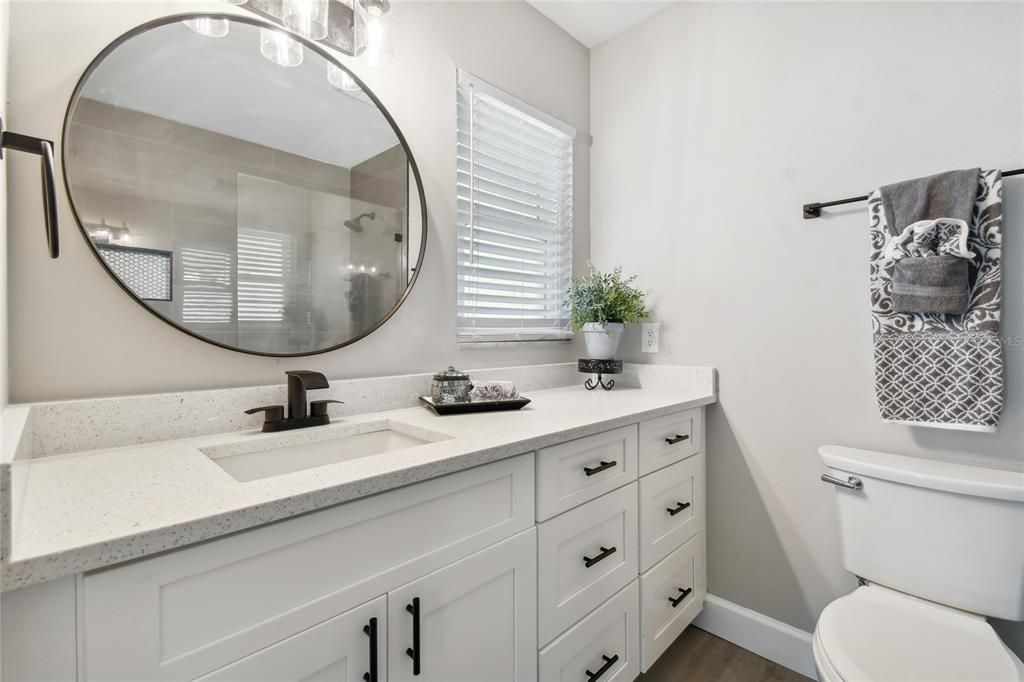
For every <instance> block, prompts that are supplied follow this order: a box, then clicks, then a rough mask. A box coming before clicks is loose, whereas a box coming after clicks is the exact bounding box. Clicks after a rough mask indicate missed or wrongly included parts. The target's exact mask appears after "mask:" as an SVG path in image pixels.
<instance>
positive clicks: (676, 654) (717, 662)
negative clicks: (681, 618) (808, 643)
mask: <svg viewBox="0 0 1024 682" xmlns="http://www.w3.org/2000/svg"><path fill="white" fill-rule="evenodd" d="M807 679H808V678H806V677H804V676H803V675H801V674H799V673H795V672H793V671H792V670H790V669H789V668H783V667H782V666H781V665H779V664H778V663H772V662H771V661H769V660H768V659H766V658H761V657H760V656H758V655H757V654H754V653H751V652H749V651H747V650H746V649H741V648H740V647H738V646H736V645H735V644H731V643H729V642H727V641H725V640H724V639H719V638H718V637H715V636H714V635H710V634H708V633H706V632H704V631H703V630H701V629H699V628H695V627H692V626H691V627H688V628H687V629H686V630H685V631H684V632H683V634H682V635H681V636H680V637H679V639H677V640H676V641H675V642H674V643H673V644H672V646H671V647H669V648H668V651H666V652H665V653H664V654H662V655H661V658H659V659H658V662H657V663H655V664H654V665H653V666H651V669H650V670H648V671H647V674H645V675H641V676H640V680H639V682H762V681H763V682H769V681H770V682H806V680H807Z"/></svg>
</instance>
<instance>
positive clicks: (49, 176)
mask: <svg viewBox="0 0 1024 682" xmlns="http://www.w3.org/2000/svg"><path fill="white" fill-rule="evenodd" d="M4 149H13V150H15V151H19V152H26V153H28V154H36V155H38V156H39V170H40V172H41V178H40V179H41V180H42V189H43V218H44V219H45V227H46V247H47V250H48V251H49V252H50V258H57V257H58V256H60V232H59V231H58V229H57V186H56V184H55V183H54V181H53V142H51V141H50V140H43V139H41V138H38V137H30V136H28V135H20V134H18V133H12V132H10V131H8V130H4V123H3V121H2V120H0V159H2V158H3V157H4V153H3V150H4Z"/></svg>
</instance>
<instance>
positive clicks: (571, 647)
mask: <svg viewBox="0 0 1024 682" xmlns="http://www.w3.org/2000/svg"><path fill="white" fill-rule="evenodd" d="M602 669H603V672H602V673H601V675H600V676H599V677H594V675H595V674H596V673H598V672H600V671H602ZM639 674H640V583H639V582H638V581H636V580H634V581H633V582H631V583H630V584H629V585H628V586H627V587H626V588H624V589H623V590H622V591H621V592H619V593H618V594H616V595H615V596H614V597H612V598H611V599H609V600H608V601H606V602H605V603H604V604H602V605H601V606H600V607H598V609H597V610H596V611H594V612H593V613H591V614H590V615H589V616H587V617H586V618H584V619H583V620H581V621H580V622H579V623H577V624H576V625H574V626H572V627H571V628H570V629H569V631H568V632H566V633H565V634H564V635H562V636H561V637H559V638H558V639H556V640H555V641H553V642H552V643H551V644H549V645H547V646H546V647H545V648H544V649H542V650H541V652H540V679H541V680H543V681H544V682H586V680H588V679H592V680H594V682H598V681H600V682H633V680H635V679H636V678H637V676H638V675H639Z"/></svg>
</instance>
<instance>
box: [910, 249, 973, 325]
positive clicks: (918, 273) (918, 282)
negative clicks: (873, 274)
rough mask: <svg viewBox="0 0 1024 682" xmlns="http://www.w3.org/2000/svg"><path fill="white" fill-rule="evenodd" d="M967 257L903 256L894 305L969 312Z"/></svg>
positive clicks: (923, 310)
mask: <svg viewBox="0 0 1024 682" xmlns="http://www.w3.org/2000/svg"><path fill="white" fill-rule="evenodd" d="M967 265H968V261H967V259H966V258H956V257H954V256H924V257H921V258H901V259H900V260H898V261H896V270H895V272H893V274H892V305H893V307H894V308H895V309H896V312H899V313H932V314H935V315H963V314H964V313H965V312H967V275H968V272H967Z"/></svg>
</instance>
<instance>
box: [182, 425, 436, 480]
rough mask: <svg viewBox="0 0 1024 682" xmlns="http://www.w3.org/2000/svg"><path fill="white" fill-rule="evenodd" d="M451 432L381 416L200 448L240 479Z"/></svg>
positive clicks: (428, 440) (375, 451)
mask: <svg viewBox="0 0 1024 682" xmlns="http://www.w3.org/2000/svg"><path fill="white" fill-rule="evenodd" d="M448 438H451V436H447V435H444V434H441V433H435V432H432V431H427V430H426V429H417V428H413V427H409V426H407V425H405V424H397V423H394V422H388V421H382V422H371V423H366V424H356V425H353V426H347V425H346V426H340V427H339V426H335V427H314V428H313V429H312V430H304V431H292V432H290V433H286V434H280V435H276V436H273V437H270V438H264V439H260V440H258V441H239V442H235V443H228V444H225V445H216V446H212V447H208V448H201V452H202V453H203V454H204V455H206V456H207V457H209V458H210V459H211V460H213V462H214V464H216V465H217V466H219V467H220V468H221V469H223V470H224V471H226V472H227V473H228V474H230V476H231V477H232V478H234V479H235V480H236V481H239V482H240V483H245V482H247V481H256V480H259V479H262V478H270V477H272V476H281V475H282V474H290V473H293V472H296V471H303V470H305V469H312V468H314V467H320V466H325V465H328V464H337V463H338V462H347V461H350V460H353V459H360V458H362V457H372V456H374V455H381V454H384V453H386V452H394V451H396V450H405V449H407V448H414V447H416V446H419V445H426V444H427V443H435V442H437V441H441V440H446V439H448Z"/></svg>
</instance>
